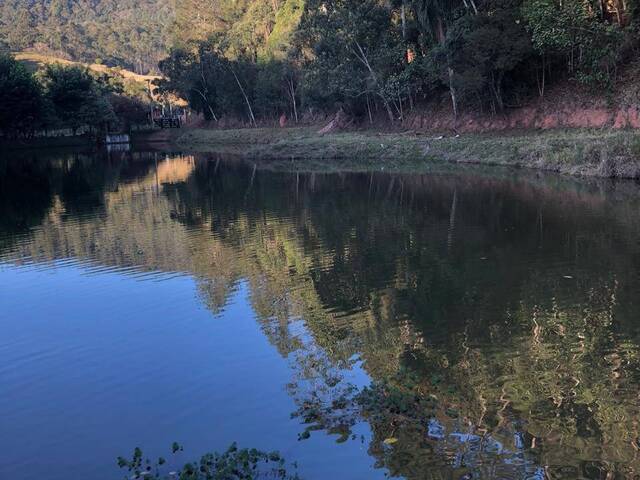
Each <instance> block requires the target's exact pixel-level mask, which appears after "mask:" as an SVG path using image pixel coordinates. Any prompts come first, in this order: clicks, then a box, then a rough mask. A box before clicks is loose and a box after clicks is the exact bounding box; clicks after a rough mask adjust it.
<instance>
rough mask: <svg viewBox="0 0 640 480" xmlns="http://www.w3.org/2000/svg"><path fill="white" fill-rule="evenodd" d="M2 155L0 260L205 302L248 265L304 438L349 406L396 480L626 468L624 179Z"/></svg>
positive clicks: (222, 297) (629, 195) (632, 427)
mask: <svg viewBox="0 0 640 480" xmlns="http://www.w3.org/2000/svg"><path fill="white" fill-rule="evenodd" d="M0 171H1V175H0V249H1V250H0V261H2V262H4V263H5V264H16V265H17V264H20V265H25V264H42V265H46V264H52V263H54V262H55V261H58V260H63V259H75V260H76V261H78V262H80V263H82V264H86V265H91V266H97V267H109V268H116V269H120V271H121V272H123V274H130V273H131V272H134V273H140V272H162V273H173V272H176V273H183V274H188V275H189V276H191V277H193V278H194V279H196V282H197V288H198V295H199V298H200V300H201V302H202V303H203V304H204V305H206V307H207V308H208V309H209V310H210V311H211V312H212V313H213V314H216V315H222V314H223V313H224V312H225V309H226V308H227V307H228V302H229V299H230V298H231V297H232V295H233V293H234V292H235V291H237V289H238V288H239V285H240V284H241V283H242V282H246V283H247V285H248V291H249V297H250V302H251V307H252V309H253V311H254V312H255V314H256V317H257V319H258V322H259V325H260V328H261V330H262V332H263V334H264V335H265V336H266V337H267V338H268V339H269V342H270V343H271V344H272V345H273V346H274V347H275V348H276V349H277V351H278V352H279V353H280V355H282V356H283V357H285V358H287V359H288V360H289V363H290V366H291V376H292V379H291V382H290V384H289V385H288V386H287V389H288V392H289V394H290V395H291V398H292V399H293V400H294V402H295V404H296V408H297V410H296V411H295V412H293V415H294V416H295V417H297V418H299V419H300V421H301V423H302V426H301V433H300V439H301V440H304V439H306V438H308V437H309V436H313V435H314V432H315V431H316V430H324V431H327V432H329V433H331V434H333V435H335V436H336V439H337V441H339V442H349V441H354V440H355V434H354V433H353V427H354V426H355V425H357V424H358V423H360V422H367V423H368V424H369V426H370V429H371V432H372V436H371V438H370V440H369V444H368V453H369V454H370V456H371V457H372V458H374V459H375V465H376V466H377V467H379V468H385V469H387V471H388V473H389V474H391V475H393V476H401V477H405V478H409V479H413V478H415V479H418V478H453V477H455V478H498V477H500V478H502V477H505V478H507V477H508V478H540V479H542V478H576V477H580V478H614V477H615V476H616V475H617V476H621V477H622V476H625V477H628V476H632V475H634V474H637V473H638V470H639V469H640V459H639V458H638V449H639V447H640V438H639V435H640V433H639V431H638V429H639V426H638V413H639V412H638V400H639V399H638V391H639V386H640V373H639V372H640V369H639V367H640V365H639V361H640V360H639V352H640V350H639V348H638V345H639V343H638V342H639V341H640V329H639V325H638V322H637V319H638V314H639V313H640V311H639V309H638V304H637V299H636V297H637V292H638V291H640V276H639V274H638V272H639V271H640V268H639V267H640V217H639V216H638V215H637V212H638V207H639V206H640V195H638V193H640V191H638V189H637V186H636V185H634V184H630V183H611V182H606V181H595V180H583V181H577V180H573V179H568V178H566V177H555V176H541V175H539V174H536V173H530V172H529V173H527V172H516V171H510V170H505V171H502V170H495V171H489V170H482V169H477V170H476V169H472V170H469V169H459V170H457V169H444V168H443V169H441V170H438V169H435V170H434V171H431V172H428V173H421V174H415V173H403V172H396V173H387V172H379V171H377V172H351V173H322V172H319V171H317V172H303V171H299V170H296V168H292V167H291V165H289V166H286V168H282V165H273V164H265V165H261V166H259V167H258V166H256V165H254V164H252V163H247V162H244V161H241V160H225V159H223V158H219V157H207V156H202V157H193V156H182V155H176V156H166V155H158V154H141V153H133V154H129V153H122V154H116V155H111V156H100V155H78V154H68V155H58V156H54V157H52V158H50V159H44V160H43V159H35V158H33V159H21V160H20V161H17V160H10V159H9V160H4V161H0ZM229 341H230V342H233V339H229ZM356 366H357V367H358V368H362V369H363V370H364V371H365V372H366V374H367V375H368V377H369V379H370V382H371V383H370V384H369V385H356V384H353V383H352V382H350V381H349V380H348V379H346V378H345V372H348V371H349V370H350V369H352V368H354V367H356Z"/></svg>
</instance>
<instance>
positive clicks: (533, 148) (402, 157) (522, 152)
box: [175, 128, 640, 177]
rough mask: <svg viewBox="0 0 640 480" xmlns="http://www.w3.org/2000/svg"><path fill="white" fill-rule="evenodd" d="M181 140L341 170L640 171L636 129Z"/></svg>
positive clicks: (264, 133) (263, 133) (274, 133)
mask: <svg viewBox="0 0 640 480" xmlns="http://www.w3.org/2000/svg"><path fill="white" fill-rule="evenodd" d="M176 135H177V137H176V139H175V141H176V143H177V144H179V145H180V146H182V147H184V148H189V149H191V150H194V151H218V152H229V153H235V154H239V155H241V156H243V157H246V158H253V159H265V160H266V159H269V160H277V159H280V160H283V159H284V160H291V159H295V160H297V161H301V162H305V163H315V164H317V163H318V162H319V161H324V162H325V163H326V164H328V165H332V166H335V167H337V168H340V167H341V166H342V167H353V166H357V165H360V166H363V167H364V166H366V167H372V166H373V167H385V166H389V167H398V166H403V165H404V166H409V165H414V166H415V165H418V164H426V163H434V162H453V163H474V164H486V165H506V166H514V167H526V168H537V169H544V170H551V171H556V172H561V173H567V174H573V175H588V176H607V177H609V176H610V177H637V176H639V175H640V162H639V160H640V157H639V154H640V134H638V133H637V132H635V131H632V130H553V131H542V132H531V131H529V132H509V133H504V132H502V133H490V134H466V135H461V136H457V137H454V136H449V137H441V136H439V135H432V134H425V135H416V134H413V133H411V134H403V133H376V132H372V131H350V132H340V133H333V134H328V135H324V136H323V135H318V133H317V128H284V129H277V128H256V129H236V130H205V129H191V130H187V131H182V132H179V133H177V134H176Z"/></svg>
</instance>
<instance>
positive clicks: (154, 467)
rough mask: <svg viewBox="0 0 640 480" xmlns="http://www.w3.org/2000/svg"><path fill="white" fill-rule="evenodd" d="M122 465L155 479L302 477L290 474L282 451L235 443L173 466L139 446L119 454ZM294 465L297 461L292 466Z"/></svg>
mask: <svg viewBox="0 0 640 480" xmlns="http://www.w3.org/2000/svg"><path fill="white" fill-rule="evenodd" d="M171 450H172V452H173V454H176V453H178V452H182V451H183V450H184V449H183V447H182V446H181V445H179V444H178V443H176V442H174V443H173V445H172V447H171ZM117 462H118V466H119V467H120V468H122V469H126V470H127V471H128V472H129V475H127V476H126V477H125V478H127V479H133V480H136V479H155V480H258V479H265V478H271V479H279V480H299V479H300V477H298V474H297V473H294V474H290V473H289V472H288V471H287V465H286V462H285V460H284V458H283V457H282V456H281V455H280V454H279V453H278V452H263V451H261V450H256V449H255V448H251V449H248V448H238V446H237V445H236V444H235V443H233V444H231V446H230V447H229V448H228V449H227V450H226V451H225V452H224V453H217V452H213V453H206V454H204V455H203V456H202V457H201V458H200V460H198V461H194V462H190V463H185V464H184V465H182V466H180V467H179V468H177V469H176V468H173V469H172V468H171V467H170V466H169V465H170V462H167V460H166V459H165V458H163V457H160V458H158V459H157V460H155V461H152V460H150V459H149V458H144V455H143V453H142V450H141V449H140V448H138V447H136V448H135V449H134V451H133V454H132V456H131V459H127V458H124V457H118V459H117ZM292 467H293V468H294V469H295V468H296V465H295V464H294V465H293V466H292Z"/></svg>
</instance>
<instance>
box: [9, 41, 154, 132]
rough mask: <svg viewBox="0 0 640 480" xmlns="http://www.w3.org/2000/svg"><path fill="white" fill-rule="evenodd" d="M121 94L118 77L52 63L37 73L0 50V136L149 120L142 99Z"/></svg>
mask: <svg viewBox="0 0 640 480" xmlns="http://www.w3.org/2000/svg"><path fill="white" fill-rule="evenodd" d="M123 93H124V86H123V85H122V83H121V82H120V81H119V80H118V79H116V78H114V77H110V76H108V75H96V74H95V73H92V72H90V71H89V70H88V69H86V68H83V67H79V66H65V65H59V64H51V65H48V66H47V67H45V68H44V69H43V70H42V71H39V72H37V73H35V74H34V73H31V72H30V71H28V70H27V68H26V67H25V66H24V65H23V64H22V63H20V62H18V61H16V60H15V59H14V58H13V57H12V56H11V55H7V54H5V55H0V136H4V137H9V138H16V137H28V136H32V135H34V134H36V133H37V132H46V131H50V130H54V129H70V130H71V131H72V133H73V134H76V133H78V132H79V131H80V130H81V129H85V130H86V129H88V131H89V132H90V133H98V132H105V131H107V130H109V128H112V127H116V126H121V125H122V124H123V123H124V124H126V123H130V122H144V121H146V118H147V117H146V114H147V107H146V106H145V105H144V103H143V102H141V101H140V100H139V99H135V98H132V97H128V96H125V95H123Z"/></svg>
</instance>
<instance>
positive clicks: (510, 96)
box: [0, 0, 640, 125]
mask: <svg viewBox="0 0 640 480" xmlns="http://www.w3.org/2000/svg"><path fill="white" fill-rule="evenodd" d="M637 19H638V8H637V5H636V3H635V1H634V0H586V1H585V0H563V1H559V0H364V1H363V0H184V1H181V2H176V3H174V2H170V1H169V0H144V1H142V2H133V1H132V0H74V1H72V0H41V1H35V0H29V1H28V2H24V1H21V0H11V1H8V2H4V4H3V6H2V7H0V42H2V44H4V46H5V48H6V49H8V50H11V51H17V50H23V49H35V50H41V51H48V52H54V53H56V54H58V55H63V56H65V57H66V58H70V59H73V60H80V61H90V62H95V61H97V62H104V63H106V64H107V65H119V66H123V67H128V68H132V69H134V70H136V71H139V72H144V73H148V72H156V71H157V72H159V73H161V74H162V77H163V78H162V80H160V81H158V82H157V85H156V88H157V89H158V91H159V92H161V93H162V92H170V93H175V94H178V95H179V96H181V97H183V98H185V99H187V100H188V101H189V103H190V105H191V107H192V109H193V110H195V111H196V112H199V113H201V114H202V115H203V116H204V118H205V119H206V120H208V121H211V122H219V121H220V120H221V119H227V120H233V121H235V122H241V123H242V124H243V125H257V124H258V123H260V122H263V121H265V120H268V121H273V120H274V119H277V118H280V117H282V116H283V115H284V116H286V118H287V119H288V120H290V121H292V122H296V123H297V122H300V121H304V120H310V119H311V120H312V119H314V118H318V116H322V115H324V116H326V115H332V114H334V113H335V112H338V111H343V112H345V113H346V114H347V115H348V116H350V117H351V118H356V119H359V120H360V121H362V122H370V123H374V122H384V123H394V122H401V121H402V120H403V119H404V118H405V117H406V116H407V114H408V113H409V112H412V111H414V110H415V109H419V108H422V109H428V108H430V106H432V105H440V106H442V105H446V108H448V109H450V111H451V114H452V115H453V116H454V117H457V115H459V113H460V112H462V111H476V112H482V113H484V114H489V115H495V114H499V113H500V112H504V111H505V110H507V109H510V108H513V107H517V106H521V105H522V104H524V103H526V102H527V101H530V100H531V99H535V98H541V97H542V98H543V97H544V96H545V95H546V94H547V92H548V91H549V88H550V87H552V86H553V85H557V84H565V85H570V86H571V88H574V87H575V88H580V89H586V90H587V91H592V92H593V93H594V95H599V96H603V97H607V96H609V97H611V96H613V94H614V92H615V91H616V88H618V85H619V83H620V82H621V78H622V76H623V75H622V73H623V70H624V69H626V70H629V69H633V67H634V65H635V63H634V62H636V58H637V54H638V46H639V45H638V43H639V42H638V39H639V38H640V37H639V32H638V26H637V23H638V22H637ZM623 67H624V69H623Z"/></svg>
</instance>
